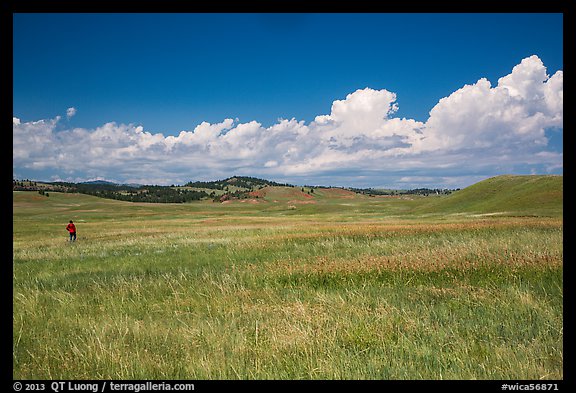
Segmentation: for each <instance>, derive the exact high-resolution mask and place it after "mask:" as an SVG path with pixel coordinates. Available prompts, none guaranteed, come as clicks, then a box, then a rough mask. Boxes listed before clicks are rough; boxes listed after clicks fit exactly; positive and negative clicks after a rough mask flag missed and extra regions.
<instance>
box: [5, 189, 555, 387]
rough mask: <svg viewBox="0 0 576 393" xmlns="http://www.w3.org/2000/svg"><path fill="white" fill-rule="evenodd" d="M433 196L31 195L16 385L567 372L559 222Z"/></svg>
mask: <svg viewBox="0 0 576 393" xmlns="http://www.w3.org/2000/svg"><path fill="white" fill-rule="evenodd" d="M344 202H345V203H346V204H344ZM418 203H421V202H420V201H419V200H412V201H410V200H405V201H402V200H397V199H384V198H381V199H369V198H365V199H362V198H360V199H354V200H346V201H326V202H325V203H323V204H317V205H316V206H312V205H303V206H298V207H297V209H288V208H287V206H286V204H254V205H251V204H241V203H236V204H228V205H220V204H212V203H195V204H187V205H146V204H132V203H126V202H119V201H109V200H102V199H98V198H94V197H88V196H85V195H73V194H59V193H51V194H50V198H43V197H39V196H37V195H36V196H35V195H33V194H32V193H24V192H22V193H16V192H15V193H14V200H13V207H14V215H13V219H14V226H13V369H14V371H13V378H17V379H516V380H518V379H562V378H563V371H562V370H563V290H562V288H563V276H562V259H563V248H562V247H563V244H562V236H563V228H562V218H561V216H555V217H504V216H484V217H478V216H473V215H451V216H443V217H440V216H433V217H430V216H424V215H421V216H417V215H414V214H410V213H406V212H407V211H408V210H409V208H410V207H411V206H416V205H417V204H418ZM69 219H73V220H75V222H76V223H77V225H78V235H79V238H78V241H77V242H76V243H74V244H69V243H68V242H67V241H66V240H67V236H66V232H65V231H64V227H65V225H66V223H67V222H68V220H69Z"/></svg>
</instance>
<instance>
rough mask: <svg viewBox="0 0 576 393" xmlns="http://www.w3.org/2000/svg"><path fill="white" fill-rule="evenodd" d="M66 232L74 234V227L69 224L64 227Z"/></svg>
mask: <svg viewBox="0 0 576 393" xmlns="http://www.w3.org/2000/svg"><path fill="white" fill-rule="evenodd" d="M66 230H67V231H68V232H70V233H75V232H76V226H75V225H74V224H72V223H70V224H68V226H67V227H66Z"/></svg>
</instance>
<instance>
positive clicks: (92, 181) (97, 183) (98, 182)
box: [79, 180, 117, 186]
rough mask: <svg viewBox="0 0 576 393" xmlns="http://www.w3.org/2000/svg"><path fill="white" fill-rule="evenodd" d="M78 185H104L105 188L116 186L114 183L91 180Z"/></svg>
mask: <svg viewBox="0 0 576 393" xmlns="http://www.w3.org/2000/svg"><path fill="white" fill-rule="evenodd" d="M79 184H94V185H105V186H115V185H117V184H116V183H114V182H111V181H106V180H91V181H84V182H82V183H79Z"/></svg>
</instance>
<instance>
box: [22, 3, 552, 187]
mask: <svg viewBox="0 0 576 393" xmlns="http://www.w3.org/2000/svg"><path fill="white" fill-rule="evenodd" d="M562 19H563V18H562V14H533V13H521V14H511V13H505V14H482V13H478V14H476V13H469V14H453V13H451V14H385V13H376V14H349V13H342V14H321V13H320V14H307V13H299V14H280V13H278V14H237V13H236V14H206V13H201V14H14V18H13V22H14V24H13V33H14V37H13V42H14V51H13V66H14V71H13V82H14V86H13V116H14V129H13V135H14V159H13V174H14V176H15V177H18V178H35V179H38V180H71V181H82V180H90V179H96V178H99V179H107V180H113V181H119V182H141V183H156V184H172V183H183V182H186V181H189V180H197V179H198V180H213V179H216V178H222V177H227V176H231V175H234V174H238V175H249V176H262V177H266V178H270V179H271V180H278V181H288V182H293V183H296V184H324V185H342V186H361V187H393V188H406V187H419V186H438V187H463V186H466V185H469V184H472V183H474V182H476V181H478V180H481V179H483V178H486V177H490V176H493V175H497V174H500V173H522V174H523V173H538V174H548V173H552V174H561V173H562V171H563V167H562V151H563V143H562V139H563V138H562V133H563V127H562V116H563V110H562V108H561V107H562V106H563V102H562V97H563V87H562V84H563V82H562V74H563V73H562V70H563V57H562V53H563V36H562V31H563V20H562ZM517 66H518V68H516V70H517V71H516V73H514V75H512V74H513V70H514V69H515V68H514V67H517ZM507 75H512V76H510V77H509V78H507V81H508V82H507V83H502V86H499V79H500V78H504V77H506V76H507ZM542 75H544V76H542ZM483 78H484V79H483ZM480 80H487V81H488V82H489V86H488V87H487V85H484V84H482V83H479V81H480ZM527 85H530V86H532V87H531V88H530V89H528V90H526V89H524V88H522V87H521V86H527ZM465 86H469V87H470V88H465ZM462 89H464V90H462ZM518 89H520V90H518ZM522 89H524V90H522ZM388 93H390V94H388ZM524 93H525V94H530V96H526V95H525V94H524ZM474 94H476V97H477V99H478V100H479V101H474V99H470V100H468V98H467V97H472V96H474ZM523 94H524V95H523ZM461 95H462V96H463V97H464V98H458V97H459V96H461ZM535 96H538V97H540V98H539V99H538V100H535V99H534V97H535ZM442 99H445V100H444V101H442ZM559 99H560V102H559V101H558V100H559ZM461 103H464V104H461ZM475 103H482V105H480V104H478V105H476V104H475ZM448 104H449V105H448ZM458 105H467V106H466V107H464V108H458V107H457V106H458ZM69 108H73V109H72V110H71V111H69V112H68V115H67V110H68V109H69ZM433 108H435V109H436V110H435V111H434V113H435V115H434V116H432V114H431V112H432V110H433ZM375 111H376V112H375ZM377 111H380V112H377ZM450 113H452V114H455V115H452V117H450V116H448V114H450ZM538 113H540V115H538ZM323 116H324V117H323ZM372 118H373V119H375V120H374V121H367V120H366V119H372ZM496 118H498V119H500V120H498V121H496V120H494V119H496ZM227 119H229V121H227ZM361 119H364V120H366V121H364V120H362V121H360V120H361ZM377 119H384V120H383V121H382V122H379V121H377ZM474 119H485V120H482V121H481V122H479V123H482V124H484V125H483V126H479V125H478V124H472V125H470V127H469V126H468V123H467V122H470V121H473V120H474ZM486 119H489V120H486ZM502 119H505V121H504V120H502ZM402 120H404V121H402ZM203 124H204V126H202V125H203ZM210 127H211V128H210ZM395 127H396V128H395ZM455 127H457V128H458V129H456V128H455ZM483 127H484V128H483ZM204 129H206V130H210V131H203V130H204ZM182 131H184V133H182ZM203 132H204V134H203ZM201 135H205V136H204V137H202V138H201ZM104 140H106V141H107V142H106V143H104V142H103V141H104ZM495 140H499V143H498V145H497V146H491V145H490V143H489V142H490V141H495ZM33 141H36V142H37V143H42V144H43V145H42V146H40V145H38V146H36V145H34V143H31V142H33ZM431 141H432V142H431ZM81 142H82V145H81V146H82V149H78V148H76V147H77V146H76V144H78V143H81ZM47 145H50V146H49V147H48V146H47ZM309 145H313V146H309ZM90 147H92V148H90ZM312 147H315V148H314V149H312ZM26 149H29V150H28V151H27V150H26ZM495 157H498V159H497V160H495V159H494V158H495ZM502 157H506V159H503V158H502ZM535 157H540V158H541V159H540V160H537V159H535ZM459 160H460V161H459ZM71 162H74V163H76V164H71ZM459 162H460V163H459ZM472 163H474V164H472Z"/></svg>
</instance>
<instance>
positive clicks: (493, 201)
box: [414, 175, 564, 216]
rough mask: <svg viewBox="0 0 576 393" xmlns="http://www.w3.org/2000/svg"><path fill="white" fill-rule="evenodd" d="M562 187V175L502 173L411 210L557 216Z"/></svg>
mask: <svg viewBox="0 0 576 393" xmlns="http://www.w3.org/2000/svg"><path fill="white" fill-rule="evenodd" d="M563 188H564V183H563V176H561V175H525V176H521V175H502V176H496V177H492V178H490V179H486V180H483V181H481V182H478V183H476V184H473V185H471V186H469V187H466V188H464V189H462V190H459V191H457V192H454V193H453V194H451V195H449V196H447V197H445V198H438V199H431V200H430V201H429V203H426V204H423V205H420V206H418V207H416V208H415V209H414V212H415V213H446V214H455V213H473V214H474V213H475V214H502V215H534V216H558V215H562V212H563Z"/></svg>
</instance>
